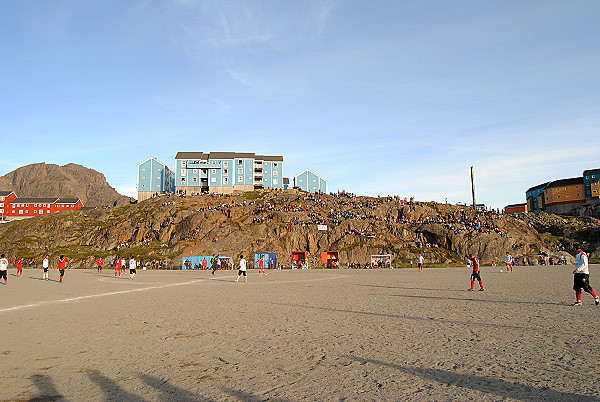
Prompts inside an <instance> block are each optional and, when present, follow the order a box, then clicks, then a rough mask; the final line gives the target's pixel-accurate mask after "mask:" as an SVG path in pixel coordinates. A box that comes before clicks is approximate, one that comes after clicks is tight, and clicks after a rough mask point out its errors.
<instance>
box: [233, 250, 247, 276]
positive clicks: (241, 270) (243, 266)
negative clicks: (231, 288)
mask: <svg viewBox="0 0 600 402" xmlns="http://www.w3.org/2000/svg"><path fill="white" fill-rule="evenodd" d="M242 275H244V282H248V276H246V259H244V256H243V255H240V266H239V271H238V277H237V279H236V280H235V282H239V280H240V277H241V276H242Z"/></svg>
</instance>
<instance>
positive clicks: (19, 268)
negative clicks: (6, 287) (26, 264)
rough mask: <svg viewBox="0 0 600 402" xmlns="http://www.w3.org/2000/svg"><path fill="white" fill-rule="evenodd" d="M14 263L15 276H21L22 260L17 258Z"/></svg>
mask: <svg viewBox="0 0 600 402" xmlns="http://www.w3.org/2000/svg"><path fill="white" fill-rule="evenodd" d="M15 263H16V264H17V276H23V259H22V258H19V259H18V260H17V261H15Z"/></svg>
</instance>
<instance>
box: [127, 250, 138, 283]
mask: <svg viewBox="0 0 600 402" xmlns="http://www.w3.org/2000/svg"><path fill="white" fill-rule="evenodd" d="M136 268H137V261H136V260H135V257H134V256H133V255H132V256H131V258H130V259H129V279H133V278H134V277H135V274H136Z"/></svg>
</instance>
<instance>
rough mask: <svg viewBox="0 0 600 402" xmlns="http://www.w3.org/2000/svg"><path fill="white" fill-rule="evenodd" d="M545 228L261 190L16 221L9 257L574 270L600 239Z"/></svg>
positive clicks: (451, 210) (3, 242)
mask: <svg viewBox="0 0 600 402" xmlns="http://www.w3.org/2000/svg"><path fill="white" fill-rule="evenodd" d="M544 219H554V218H547V217H544V216H542V217H536V216H534V215H532V214H525V215H518V216H517V217H511V216H503V215H498V214H496V213H494V212H489V211H487V212H475V211H473V210H471V209H468V208H465V207H460V206H455V205H447V204H437V203H406V202H404V201H403V200H401V199H399V198H395V197H385V198H371V197H353V196H332V195H322V196H316V195H311V194H307V193H303V192H298V191H296V190H290V191H284V192H281V191H261V192H250V193H245V194H243V195H237V196H220V197H216V196H208V195H205V196H193V197H172V198H167V197H160V198H155V199H150V200H147V201H144V202H140V203H138V204H131V205H130V204H127V205H123V206H121V207H118V208H110V209H96V210H91V211H65V212H61V213H58V214H55V215H48V216H41V217H35V218H30V219H25V220H21V221H14V222H11V223H7V224H2V225H0V251H2V252H4V253H6V254H8V255H9V257H10V258H15V257H18V256H20V257H23V258H26V259H30V260H35V261H40V260H41V258H42V257H43V255H44V254H46V253H48V254H50V255H51V256H53V257H55V256H58V255H59V254H65V255H68V256H70V257H71V259H72V261H73V262H74V264H73V265H74V266H87V267H92V266H93V261H94V259H95V258H97V257H99V256H102V257H104V258H105V259H112V258H114V256H116V255H120V256H123V257H126V258H127V257H128V256H130V255H136V256H138V258H141V259H142V260H145V261H166V262H168V263H170V264H171V263H172V264H180V263H181V258H182V257H187V256H197V255H213V254H215V253H219V254H220V255H225V256H231V257H234V258H235V260H236V261H237V259H238V256H239V255H240V254H244V255H246V256H250V259H252V257H253V255H254V252H256V251H271V252H276V253H278V255H279V262H280V263H282V264H283V265H287V266H289V259H290V255H291V253H292V251H307V252H308V253H309V262H310V263H311V265H312V266H314V267H316V266H321V264H320V261H319V256H320V252H322V251H338V252H339V253H340V261H341V263H342V265H345V264H346V263H360V264H365V263H367V262H369V261H370V256H371V255H374V254H391V255H392V258H393V262H394V265H395V266H409V263H410V261H416V257H417V256H418V254H419V253H423V254H424V255H425V258H426V261H427V263H428V264H430V265H434V264H444V265H452V264H460V265H463V264H464V261H465V256H466V255H467V254H468V253H470V252H473V253H475V255H477V256H479V257H480V258H481V259H482V262H483V263H488V264H489V263H490V262H491V261H493V260H496V261H502V258H503V256H504V254H505V253H506V251H510V252H511V253H512V254H513V255H514V256H516V257H519V258H526V257H527V256H535V255H536V254H537V253H539V252H541V251H545V252H547V253H548V254H549V255H550V256H553V257H554V258H555V259H558V257H559V256H561V255H562V256H565V257H566V258H567V259H568V261H570V262H572V260H573V258H572V256H571V255H569V254H568V253H566V252H565V251H564V250H570V246H571V243H572V242H573V241H581V240H582V239H581V238H580V236H586V235H585V234H584V233H588V234H589V233H596V234H597V233H598V230H600V224H598V223H597V221H595V220H591V219H588V220H586V219H581V218H572V219H567V220H566V221H565V222H559V221H556V223H553V222H554V221H548V224H544V223H543V220H544ZM557 219H558V218H557ZM561 219H563V218H561ZM564 219H566V218H564ZM317 225H326V227H327V230H326V231H323V230H318V227H317ZM544 225H546V226H544ZM552 225H555V226H552ZM555 227H561V228H565V229H564V231H562V232H561V231H559V230H558V229H556V230H555V229H554V228H555ZM550 228H552V230H550ZM567 228H568V229H567ZM582 230H585V231H587V232H582ZM591 239H592V238H591V237H590V238H589V240H588V243H587V244H586V247H587V248H588V251H590V252H592V254H594V253H596V252H597V250H598V242H597V241H595V240H594V241H592V240H591ZM595 239H596V238H595Z"/></svg>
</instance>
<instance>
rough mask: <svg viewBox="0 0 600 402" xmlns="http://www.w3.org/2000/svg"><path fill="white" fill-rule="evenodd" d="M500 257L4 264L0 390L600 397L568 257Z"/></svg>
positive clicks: (96, 394) (207, 396)
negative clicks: (363, 262) (231, 267)
mask: <svg viewBox="0 0 600 402" xmlns="http://www.w3.org/2000/svg"><path fill="white" fill-rule="evenodd" d="M499 269H500V268H499V267H498V268H491V267H484V268H483V269H482V278H483V280H484V283H485V285H486V291H485V292H477V291H476V292H467V291H466V289H467V287H468V285H469V275H470V270H469V269H468V268H438V269H426V270H425V271H424V272H418V271H417V270H416V269H402V270H398V269H397V270H343V269H342V270H305V271H302V270H296V271H289V270H288V271H275V272H274V271H270V272H269V274H268V275H267V276H259V275H258V273H257V272H254V271H249V282H248V283H234V282H233V279H234V278H235V272H233V271H218V272H217V275H216V276H212V275H211V274H210V272H203V271H138V275H137V276H136V278H135V280H129V279H127V277H126V276H123V277H121V278H114V277H113V273H114V271H112V270H105V271H104V273H102V274H98V273H97V272H96V270H67V273H66V276H65V282H64V283H62V284H61V283H58V282H57V281H56V280H57V279H58V272H57V270H56V269H54V270H52V271H51V273H50V279H51V280H50V281H42V280H41V279H40V278H41V276H42V273H41V270H25V271H24V275H23V277H20V278H19V277H16V276H15V275H14V274H15V271H14V270H10V271H9V278H8V284H7V285H6V286H5V285H0V301H1V305H0V320H1V323H2V324H1V326H0V372H1V381H0V401H55V400H68V401H177V400H181V401H188V400H193V401H197V400H199V401H203V400H207V401H238V400H244V401H264V400H271V401H297V400H318V401H321V400H324V401H330V400H396V401H399V400H427V401H429V400H435V401H445V400H452V401H468V400H472V401H486V400H491V401H498V400H503V401H536V400H538V401H542V400H544V401H599V400H600V376H599V373H600V347H599V346H600V342H599V339H600V333H599V329H600V324H599V322H598V317H600V306H595V305H594V301H593V298H592V297H591V296H590V295H589V294H584V299H583V301H584V305H583V306H581V307H573V306H571V305H570V304H571V303H572V302H573V301H574V292H573V291H572V289H571V288H572V277H573V275H572V273H571V271H572V269H573V267H572V266H552V267H539V266H537V267H516V268H515V272H513V273H506V272H504V273H500V272H499ZM591 283H592V285H594V284H595V285H597V288H598V289H599V290H600V266H592V268H591Z"/></svg>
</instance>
